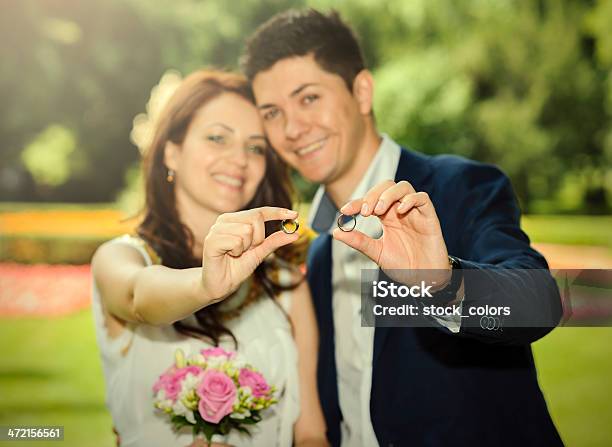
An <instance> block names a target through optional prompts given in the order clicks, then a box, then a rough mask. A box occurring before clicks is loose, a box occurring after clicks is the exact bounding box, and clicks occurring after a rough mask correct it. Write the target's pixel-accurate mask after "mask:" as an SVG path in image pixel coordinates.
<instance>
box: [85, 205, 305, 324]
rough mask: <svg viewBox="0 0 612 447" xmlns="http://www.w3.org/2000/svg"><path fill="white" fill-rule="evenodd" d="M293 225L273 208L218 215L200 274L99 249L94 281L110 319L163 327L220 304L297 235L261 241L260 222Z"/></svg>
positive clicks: (108, 247)
mask: <svg viewBox="0 0 612 447" xmlns="http://www.w3.org/2000/svg"><path fill="white" fill-rule="evenodd" d="M287 218H289V219H295V218H297V213H296V212H295V211H292V210H287V209H285V208H277V207H269V206H265V207H261V208H253V209H250V210H246V211H238V212H235V213H225V214H221V215H220V216H219V217H218V218H217V221H216V222H215V224H214V225H213V226H212V227H211V228H210V230H209V232H208V234H207V236H206V239H205V240H204V247H203V257H202V265H203V266H204V267H203V268H190V269H171V268H168V267H164V266H160V265H152V266H147V265H145V262H144V260H143V259H142V256H141V255H140V254H139V253H138V251H137V250H136V249H134V248H132V247H129V246H123V245H121V244H108V243H107V244H104V245H103V246H101V247H100V248H99V249H98V251H97V252H96V254H95V255H94V258H93V260H92V270H93V275H94V280H95V281H96V284H97V286H98V289H99V290H100V293H101V295H102V300H103V302H104V305H105V307H106V308H107V310H108V311H109V312H110V313H111V315H113V316H115V317H117V318H119V319H121V320H124V321H130V322H137V323H147V324H153V325H160V326H161V325H166V324H171V323H173V322H175V321H178V320H180V319H182V318H185V317H187V316H189V315H191V314H192V313H194V312H195V311H197V310H199V309H201V308H203V307H205V306H207V305H210V304H213V303H216V302H218V301H221V300H222V299H224V298H225V297H227V296H228V295H229V294H231V293H232V292H233V291H235V290H236V289H237V288H238V287H239V286H240V284H241V283H242V282H243V281H244V280H245V279H246V278H248V277H249V276H251V275H252V274H253V272H254V271H255V269H256V268H257V266H258V265H259V264H261V262H262V261H263V260H264V259H265V258H266V256H268V255H269V254H270V253H272V252H273V251H274V250H276V249H277V248H279V247H282V246H283V245H287V244H290V243H292V242H295V241H296V240H297V238H298V234H297V233H294V234H285V233H283V232H282V231H277V232H276V233H273V234H271V235H269V236H268V237H266V233H265V222H266V221H269V220H283V219H287Z"/></svg>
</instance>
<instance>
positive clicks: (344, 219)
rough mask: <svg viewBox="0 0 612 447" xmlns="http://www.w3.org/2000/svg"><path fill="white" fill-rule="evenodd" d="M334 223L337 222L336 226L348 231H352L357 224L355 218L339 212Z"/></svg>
mask: <svg viewBox="0 0 612 447" xmlns="http://www.w3.org/2000/svg"><path fill="white" fill-rule="evenodd" d="M336 223H337V224H338V228H340V229H341V230H342V231H344V232H347V233H348V232H349V231H353V230H354V229H355V227H356V226H357V218H356V217H355V216H352V215H348V214H340V215H339V216H338V220H337V221H336Z"/></svg>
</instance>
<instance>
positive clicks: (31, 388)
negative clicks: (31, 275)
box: [0, 311, 612, 447]
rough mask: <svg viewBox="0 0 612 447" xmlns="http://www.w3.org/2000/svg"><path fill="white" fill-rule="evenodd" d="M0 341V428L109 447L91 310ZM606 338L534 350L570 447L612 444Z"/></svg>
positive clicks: (610, 332) (611, 366)
mask: <svg viewBox="0 0 612 447" xmlns="http://www.w3.org/2000/svg"><path fill="white" fill-rule="evenodd" d="M0 340H2V344H1V345H0V356H1V358H2V362H1V363H0V365H1V366H0V425H9V424H36V425H42V424H50V425H63V426H64V427H65V441H64V442H63V443H57V442H49V443H44V442H37V443H36V445H38V446H44V445H49V446H56V445H60V444H61V445H65V446H75V447H77V446H79V447H81V446H88V447H98V446H100V447H101V446H112V445H113V436H112V434H111V431H110V430H111V425H112V424H111V419H110V416H109V415H108V413H107V411H106V409H105V407H104V384H103V379H102V371H101V368H100V361H99V358H98V352H97V348H96V342H95V337H94V331H93V324H92V320H91V314H90V312H88V311H87V312H81V313H79V314H76V315H73V316H69V317H63V318H57V319H21V320H0ZM610 340H612V328H558V329H556V330H555V331H553V332H552V333H551V334H549V335H548V336H547V337H545V338H544V339H542V340H540V341H538V342H537V343H535V345H534V351H535V354H536V362H537V365H538V369H539V376H540V383H541V385H542V389H543V391H544V394H545V396H546V398H547V400H548V404H549V407H550V410H551V413H552V416H553V419H554V420H555V423H556V424H557V427H558V428H559V431H560V432H561V435H562V437H563V439H564V441H565V443H566V444H567V445H568V446H581V447H583V446H607V445H610V444H611V442H612V425H611V424H610V421H612V391H611V390H612V385H611V384H612V345H611V343H610ZM2 444H7V445H8V443H2V442H0V445H2ZM20 445H25V443H21V444H20Z"/></svg>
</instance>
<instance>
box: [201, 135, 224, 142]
mask: <svg viewBox="0 0 612 447" xmlns="http://www.w3.org/2000/svg"><path fill="white" fill-rule="evenodd" d="M206 139H207V140H209V141H212V142H213V143H217V144H223V143H225V137H224V136H223V135H208V136H207V137H206Z"/></svg>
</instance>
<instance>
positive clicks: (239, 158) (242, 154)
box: [230, 145, 249, 168]
mask: <svg viewBox="0 0 612 447" xmlns="http://www.w3.org/2000/svg"><path fill="white" fill-rule="evenodd" d="M230 158H231V160H232V161H233V162H234V163H235V164H236V165H237V166H239V167H241V168H246V167H247V166H248V164H249V154H248V149H247V148H246V147H244V146H242V145H237V146H236V147H235V148H234V150H233V151H232V154H231V156H230Z"/></svg>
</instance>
